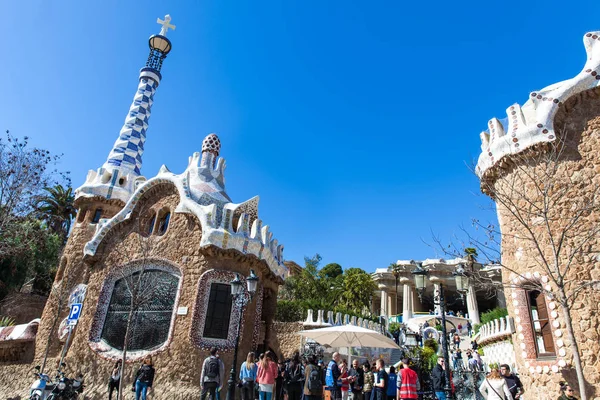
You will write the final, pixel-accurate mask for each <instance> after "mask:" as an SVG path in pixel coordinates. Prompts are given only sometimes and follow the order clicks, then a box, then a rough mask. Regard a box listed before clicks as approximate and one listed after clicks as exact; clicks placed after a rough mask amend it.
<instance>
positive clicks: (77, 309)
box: [67, 303, 81, 325]
mask: <svg viewBox="0 0 600 400" xmlns="http://www.w3.org/2000/svg"><path fill="white" fill-rule="evenodd" d="M80 315H81V303H75V304H72V305H71V311H70V312H69V317H68V318H67V319H68V321H67V322H68V323H69V325H76V324H77V320H78V319H79V316H80Z"/></svg>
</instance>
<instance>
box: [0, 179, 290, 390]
mask: <svg viewBox="0 0 600 400" xmlns="http://www.w3.org/2000/svg"><path fill="white" fill-rule="evenodd" d="M178 202H179V198H178V196H177V195H176V194H175V192H174V191H173V190H170V189H169V188H166V187H161V188H159V189H156V190H155V191H152V192H151V193H148V194H147V198H146V199H145V200H144V202H143V203H144V205H143V206H142V207H141V208H140V209H138V210H137V211H136V214H132V218H131V222H130V226H127V225H125V226H121V227H120V228H119V230H117V229H116V228H115V230H114V231H111V232H110V233H109V234H108V235H107V237H106V238H105V244H106V245H104V246H101V248H99V251H98V254H97V255H96V256H95V257H93V258H88V259H85V260H83V259H82V247H83V244H84V243H85V242H86V241H87V240H89V238H90V237H91V233H92V232H91V230H90V231H88V230H85V229H81V230H80V231H78V232H74V234H73V236H72V237H71V238H70V240H69V244H68V245H67V249H66V250H65V257H67V260H68V261H67V262H66V266H67V268H65V272H64V275H65V276H69V279H70V280H69V281H70V282H73V283H74V284H75V283H82V282H83V283H87V284H88V289H87V294H86V299H85V303H84V305H83V310H82V314H81V318H80V321H79V324H78V325H77V327H76V329H75V331H74V333H73V338H72V342H71V346H70V348H69V350H68V353H67V355H66V358H65V361H66V363H67V365H68V371H71V372H72V373H75V372H79V371H81V372H83V373H84V374H85V377H86V386H87V387H86V390H85V393H86V396H88V398H94V399H96V398H103V397H106V395H107V387H106V386H107V385H106V382H107V379H108V377H109V375H110V369H111V367H112V365H113V364H114V360H108V359H104V358H102V357H100V356H99V355H98V354H97V353H96V352H94V351H93V350H92V348H91V347H90V345H89V342H88V341H89V336H90V330H91V326H92V323H93V317H94V315H95V314H96V309H97V305H98V300H99V294H100V291H101V288H102V285H103V283H104V281H105V278H106V276H107V274H108V273H109V272H110V271H112V270H113V269H115V268H119V267H121V266H123V265H124V264H127V263H129V262H131V261H134V260H135V259H139V258H140V257H142V255H144V256H143V257H149V258H158V259H166V260H168V261H169V262H170V263H171V264H174V265H176V266H177V267H178V268H179V269H180V270H181V288H180V294H179V300H178V303H177V304H175V307H188V313H187V315H177V316H176V317H175V322H174V327H173V331H172V336H171V339H170V343H169V345H168V346H167V347H166V349H165V350H164V351H162V352H159V353H157V354H154V355H153V359H154V365H155V367H156V380H155V384H154V393H153V398H155V399H189V398H198V397H199V395H200V387H199V382H200V373H201V367H202V362H203V361H204V359H205V358H206V357H207V355H208V349H200V348H198V347H196V346H195V345H194V344H193V343H192V340H191V328H192V318H193V314H194V313H193V310H194V306H195V302H196V298H197V293H198V282H199V279H200V277H201V275H202V274H203V273H204V272H206V271H208V270H211V269H217V270H226V271H232V272H237V273H239V274H240V275H241V276H247V275H248V274H249V272H250V269H251V268H252V269H254V270H255V272H256V274H257V275H258V276H259V279H260V284H261V285H262V287H263V289H264V291H265V292H269V293H272V294H273V295H274V296H275V297H276V294H277V291H278V285H279V283H280V282H279V281H278V280H277V279H275V278H274V277H273V275H272V274H271V272H270V270H269V268H268V267H267V265H266V263H265V262H263V261H260V260H258V259H257V258H256V257H253V256H251V257H249V256H245V255H242V254H240V253H239V252H237V251H235V250H222V249H219V248H216V247H209V248H204V249H201V248H200V246H199V243H200V238H201V227H200V226H199V222H198V221H197V220H196V219H195V217H191V216H189V215H187V214H178V213H175V212H174V210H175V208H176V206H177V204H178ZM140 203H142V201H141V202H140ZM165 208H168V209H170V211H171V220H170V223H169V227H168V229H167V231H166V233H165V234H164V235H162V236H157V235H152V236H150V237H145V235H140V234H139V233H138V230H139V228H140V227H143V226H144V222H145V221H146V220H147V218H146V216H145V213H147V212H151V211H152V210H161V209H165ZM140 238H141V240H140ZM140 243H146V244H147V245H145V246H143V247H142V246H141V245H140ZM72 265H76V266H82V267H81V268H80V269H77V268H69V266H72ZM69 270H77V271H78V273H77V274H75V273H73V274H72V275H68V274H69ZM257 301H258V300H257V298H256V297H255V298H254V299H253V301H252V302H251V303H250V304H249V305H248V306H247V307H246V310H245V313H244V325H243V331H242V332H240V336H239V338H240V341H239V353H238V360H237V364H241V362H242V361H243V360H244V359H245V356H246V354H247V353H248V352H249V351H251V350H253V335H254V321H255V318H256V316H257V315H256V314H257V313H258V312H260V310H261V307H257ZM49 304H50V302H49ZM269 313H274V311H269V308H267V309H266V310H263V311H262V315H260V318H261V319H262V320H272V318H273V315H270V314H269ZM52 316H53V310H51V309H50V308H49V307H48V306H47V307H46V310H45V312H44V318H51V317H52ZM61 318H62V316H61ZM235 322H236V321H233V320H232V321H231V323H235ZM44 323H45V325H44V331H43V332H42V335H40V336H38V344H37V350H36V360H35V361H36V362H39V360H40V358H41V354H43V348H44V346H45V340H43V338H44V336H45V335H47V332H48V331H49V329H50V328H49V326H48V325H49V323H48V322H47V321H44ZM269 328H270V327H266V329H267V330H268V329H269ZM40 330H42V327H41V326H40ZM266 336H268V335H266ZM56 342H57V341H56ZM53 346H54V347H55V348H56V350H55V351H53V352H52V353H51V357H52V359H51V360H50V362H49V365H50V366H52V367H54V366H55V365H56V364H57V360H58V357H59V355H60V354H59V353H60V349H61V348H62V347H61V345H60V343H53ZM264 346H265V347H270V346H271V343H269V342H268V340H267V341H266V343H264ZM220 357H221V359H222V360H223V362H224V363H225V367H226V376H225V377H224V379H225V380H227V378H228V376H229V369H230V368H231V363H232V360H233V350H231V349H230V350H223V351H221V352H220ZM33 365H35V363H32V364H29V365H21V366H15V365H0V399H4V398H11V397H16V396H23V397H24V396H25V395H26V392H27V388H28V387H29V385H30V384H31V382H32V378H31V375H30V374H28V373H24V371H25V370H27V371H29V370H31V369H32V366H33ZM138 366H139V361H133V362H132V363H129V364H128V365H127V371H126V374H125V378H124V380H123V382H124V384H125V385H126V388H127V389H129V385H130V384H131V380H132V374H133V373H134V371H135V370H136V369H137V368H138ZM238 367H239V365H238ZM17 369H18V370H19V373H18V375H17V376H15V377H13V378H12V379H11V380H5V377H6V375H7V374H11V373H12V372H13V371H16V370H17ZM221 395H222V396H225V395H226V387H225V388H224V389H223V392H222V394H221Z"/></svg>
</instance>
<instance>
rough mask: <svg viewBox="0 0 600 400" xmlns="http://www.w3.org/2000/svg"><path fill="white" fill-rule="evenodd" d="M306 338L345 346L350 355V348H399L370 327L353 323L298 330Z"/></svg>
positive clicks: (335, 345) (324, 343) (333, 345)
mask: <svg viewBox="0 0 600 400" xmlns="http://www.w3.org/2000/svg"><path fill="white" fill-rule="evenodd" d="M298 334H299V335H301V336H302V337H304V338H306V339H312V340H314V341H315V342H317V343H319V344H321V345H327V346H330V347H347V348H348V354H349V356H350V348H353V347H374V348H385V349H399V348H400V346H398V345H397V344H396V342H394V341H393V340H392V339H390V338H389V337H387V336H385V335H382V334H381V333H379V332H376V331H374V330H372V329H367V328H362V327H360V326H355V325H341V326H331V327H327V328H320V329H309V330H304V331H300V332H298Z"/></svg>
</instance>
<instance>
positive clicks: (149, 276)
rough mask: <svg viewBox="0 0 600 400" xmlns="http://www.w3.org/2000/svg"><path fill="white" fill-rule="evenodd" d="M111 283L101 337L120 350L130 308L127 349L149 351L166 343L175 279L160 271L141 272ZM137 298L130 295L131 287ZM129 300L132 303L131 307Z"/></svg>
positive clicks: (176, 281)
mask: <svg viewBox="0 0 600 400" xmlns="http://www.w3.org/2000/svg"><path fill="white" fill-rule="evenodd" d="M140 273H141V272H135V273H134V274H132V275H129V276H126V277H124V278H121V279H119V280H117V281H116V282H115V287H114V289H113V292H112V295H111V298H110V304H109V306H108V311H107V313H106V319H105V321H104V326H103V328H102V334H101V338H102V339H103V340H104V341H105V342H106V343H107V344H108V345H110V346H111V347H113V348H115V349H118V350H123V344H124V342H125V332H126V330H127V318H128V316H129V312H130V310H131V309H132V308H133V310H134V312H133V316H132V319H131V321H132V322H131V326H130V331H131V334H130V338H129V344H128V350H130V351H136V350H152V349H155V348H157V347H160V346H161V345H162V344H163V343H164V342H166V341H167V339H168V336H169V330H170V327H171V319H172V316H173V307H174V306H175V297H176V295H177V286H178V284H179V277H177V276H175V275H173V274H171V273H169V272H165V271H160V270H144V272H143V273H142V275H141V279H140ZM136 286H138V287H139V291H138V293H139V295H138V296H133V293H134V291H135V287H136ZM132 297H135V298H134V299H133V300H134V301H133V307H132Z"/></svg>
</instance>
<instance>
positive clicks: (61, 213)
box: [37, 185, 77, 242]
mask: <svg viewBox="0 0 600 400" xmlns="http://www.w3.org/2000/svg"><path fill="white" fill-rule="evenodd" d="M44 190H45V191H46V192H47V194H45V195H43V196H40V198H39V199H38V202H37V213H38V215H39V216H40V218H41V219H42V220H44V221H46V224H48V227H49V228H50V229H51V230H52V231H53V232H55V233H56V234H58V235H59V236H60V237H62V238H63V240H64V241H65V242H66V241H67V235H68V234H69V230H70V229H71V221H72V220H73V218H75V215H76V214H77V210H76V209H75V206H74V205H73V202H74V201H75V196H74V195H73V188H72V187H70V186H68V187H67V188H65V187H64V186H62V185H55V186H54V187H47V188H44Z"/></svg>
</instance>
